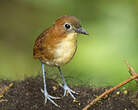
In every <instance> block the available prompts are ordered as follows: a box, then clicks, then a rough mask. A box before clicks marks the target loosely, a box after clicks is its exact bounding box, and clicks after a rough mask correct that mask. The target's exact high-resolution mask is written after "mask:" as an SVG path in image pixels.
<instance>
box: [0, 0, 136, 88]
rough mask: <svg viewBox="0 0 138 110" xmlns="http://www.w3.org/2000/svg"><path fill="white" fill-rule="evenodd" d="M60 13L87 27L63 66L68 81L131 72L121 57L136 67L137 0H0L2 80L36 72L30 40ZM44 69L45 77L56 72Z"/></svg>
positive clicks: (100, 82)
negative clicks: (87, 33)
mask: <svg viewBox="0 0 138 110" xmlns="http://www.w3.org/2000/svg"><path fill="white" fill-rule="evenodd" d="M63 15H73V16H76V17H77V18H79V19H80V21H81V24H82V25H83V27H84V28H85V29H86V30H87V31H88V32H89V36H84V35H79V37H78V50H77V53H76V55H75V57H74V58H73V60H72V61H71V62H70V63H69V64H67V65H65V66H64V67H63V71H64V76H65V77H66V79H67V80H68V81H69V82H71V83H72V84H81V85H86V86H92V85H95V86H99V87H100V86H111V85H115V84H118V83H120V82H121V81H123V80H125V79H127V78H128V77H129V76H130V75H129V73H128V69H127V67H126V65H125V63H124V62H123V59H126V60H128V62H129V64H131V65H132V66H133V67H134V69H135V70H136V71H138V30H137V29H138V0H1V1H0V78H1V79H10V80H23V79H24V78H26V77H30V76H36V75H38V74H41V65H40V62H39V61H38V60H34V59H33V57H32V48H33V44H34V41H35V39H36V38H37V36H38V35H39V34H40V33H41V32H42V31H43V30H45V29H46V28H48V27H49V26H51V25H52V23H53V21H55V19H56V18H58V17H59V16H63ZM47 71H48V74H49V76H50V77H52V75H53V74H55V73H58V71H57V70H56V68H50V67H47ZM133 83H134V84H135V82H133ZM134 84H133V85H134Z"/></svg>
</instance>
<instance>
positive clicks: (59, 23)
mask: <svg viewBox="0 0 138 110" xmlns="http://www.w3.org/2000/svg"><path fill="white" fill-rule="evenodd" d="M53 26H54V27H55V30H56V31H57V32H61V33H64V34H69V33H75V34H85V35H88V32H86V31H85V30H84V29H83V28H82V26H81V25H80V21H79V20H78V19H77V18H76V17H74V16H68V15H66V16H62V17H60V18H58V19H57V20H56V21H55V22H54V24H53Z"/></svg>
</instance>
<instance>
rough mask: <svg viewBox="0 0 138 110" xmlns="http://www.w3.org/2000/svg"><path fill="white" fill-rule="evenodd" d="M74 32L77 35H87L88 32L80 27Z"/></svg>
mask: <svg viewBox="0 0 138 110" xmlns="http://www.w3.org/2000/svg"><path fill="white" fill-rule="evenodd" d="M75 32H77V33H79V34H85V35H88V32H86V31H85V30H84V29H83V28H82V27H79V28H76V29H75Z"/></svg>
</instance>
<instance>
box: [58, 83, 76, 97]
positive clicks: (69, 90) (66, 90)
mask: <svg viewBox="0 0 138 110" xmlns="http://www.w3.org/2000/svg"><path fill="white" fill-rule="evenodd" d="M60 86H61V87H62V88H63V89H64V96H65V95H66V93H67V92H68V93H69V94H70V95H71V97H72V98H73V99H76V98H75V97H74V95H73V94H78V93H77V92H75V91H73V90H71V89H70V88H69V87H68V86H67V84H64V86H63V85H62V84H60ZM72 93H73V94H72Z"/></svg>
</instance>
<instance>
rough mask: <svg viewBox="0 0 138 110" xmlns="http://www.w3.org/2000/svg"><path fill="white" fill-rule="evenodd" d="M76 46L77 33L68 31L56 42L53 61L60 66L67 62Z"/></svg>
mask: <svg viewBox="0 0 138 110" xmlns="http://www.w3.org/2000/svg"><path fill="white" fill-rule="evenodd" d="M76 48H77V34H76V33H70V34H68V35H67V36H66V37H65V38H63V39H62V41H61V42H60V43H58V44H57V46H56V49H55V50H54V63H55V65H56V66H62V65H64V64H66V63H68V62H69V61H70V60H71V59H72V57H73V56H74V54H75V51H76Z"/></svg>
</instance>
